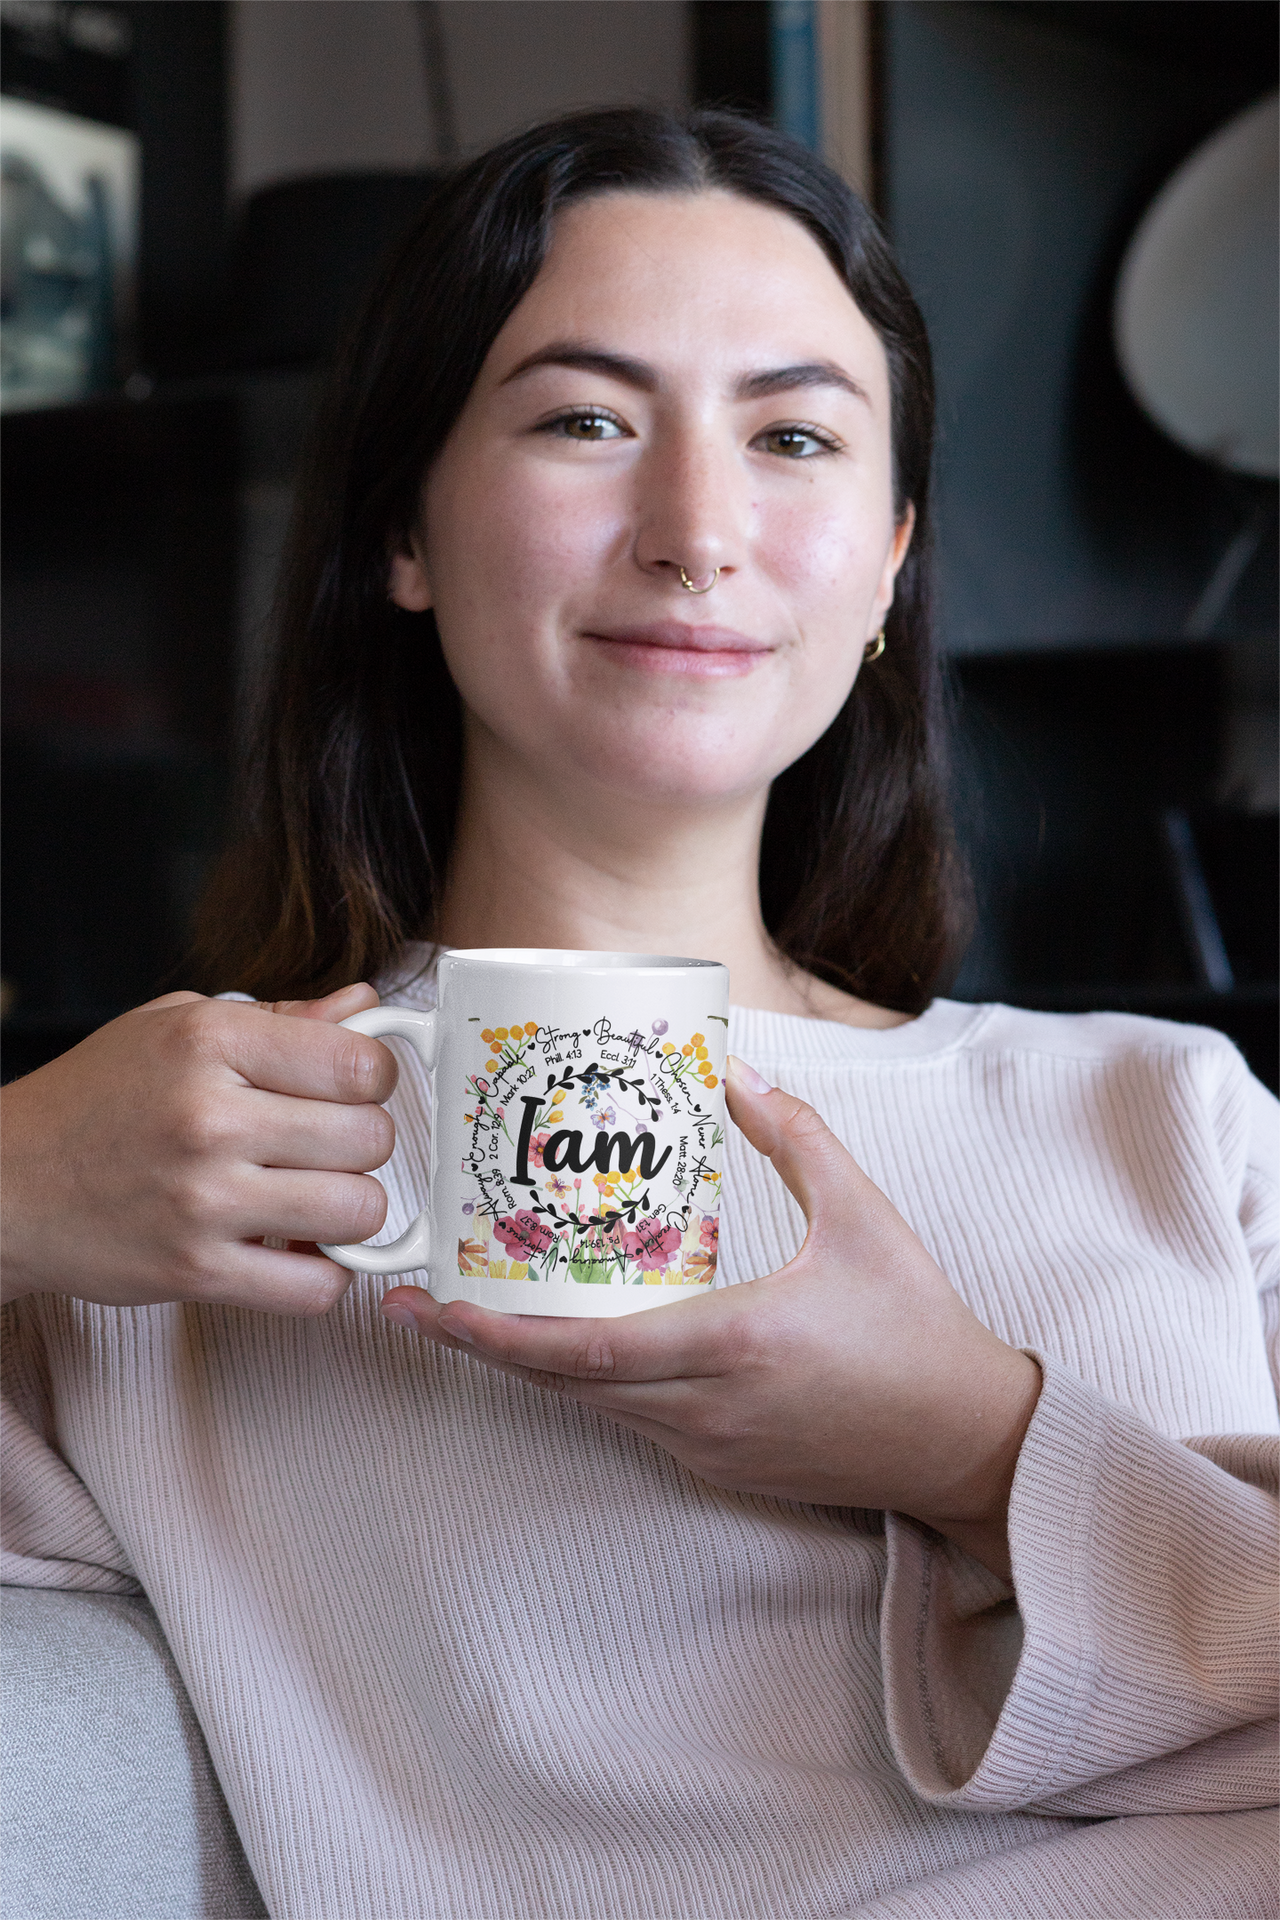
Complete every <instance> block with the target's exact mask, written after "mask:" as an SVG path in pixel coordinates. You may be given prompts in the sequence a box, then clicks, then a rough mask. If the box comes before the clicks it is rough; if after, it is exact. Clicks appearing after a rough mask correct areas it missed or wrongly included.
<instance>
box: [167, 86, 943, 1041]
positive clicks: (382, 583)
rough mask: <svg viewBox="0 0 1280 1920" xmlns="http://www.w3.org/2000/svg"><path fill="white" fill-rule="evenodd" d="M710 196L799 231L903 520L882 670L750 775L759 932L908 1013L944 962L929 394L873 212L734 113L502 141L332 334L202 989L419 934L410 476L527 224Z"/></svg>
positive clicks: (452, 183) (442, 195)
mask: <svg viewBox="0 0 1280 1920" xmlns="http://www.w3.org/2000/svg"><path fill="white" fill-rule="evenodd" d="M711 187H718V188H722V189H727V190H729V191H731V192H733V193H738V194H742V195H744V196H745V197H746V198H748V199H751V200H756V201H760V202H762V203H763V204H765V205H767V206H771V207H777V208H780V209H781V210H782V211H783V212H785V213H788V214H790V215H791V216H792V217H793V218H794V219H796V220H798V221H799V222H800V224H801V225H802V226H804V227H806V228H807V229H808V231H809V232H810V233H812V234H813V236H814V238H815V239H816V240H817V241H818V243H819V244H820V246H821V247H822V248H823V250H824V252H825V253H826V255H827V257H828V259H829V260H830V261H831V264H832V266H833V267H834V268H835V270H836V272H837V273H838V274H839V275H840V278H841V279H842V280H843V282H844V284H845V285H846V286H847V287H848V289H849V291H850V293H851V294H852V296H853V298H854V300H855V301H856V303H857V305H858V307H859V308H860V309H861V311H862V313H863V314H864V315H865V316H866V318H867V320H868V321H869V322H870V324H871V325H872V327H874V329H875V331H876V333H877V334H878V335H879V337H880V340H881V341H882V343H883V345H884V348H885V352H886V354H887V356H888V361H889V376H890V385H891V392H892V437H893V453H894V485H895V493H896V510H897V513H898V516H899V517H901V516H902V515H903V514H904V513H905V512H906V511H907V510H908V507H909V506H914V509H915V514H916V529H915V536H914V539H913V541H912V545H911V550H910V553H909V555H908V558H907V560H906V563H905V565H904V566H903V568H902V571H901V573H900V574H899V576H898V583H897V593H896V597H895V600H894V604H893V609H892V611H891V613H890V615H889V619H888V621H887V623H886V627H887V646H886V649H885V652H884V655H883V657H882V658H881V659H880V660H878V661H877V662H876V663H875V664H874V665H873V666H870V667H868V668H867V669H866V670H865V671H864V672H863V673H862V674H860V675H859V678H858V680H857V683H856V685H855V686H854V688H853V690H852V692H851V693H850V696H849V698H848V700H847V701H846V702H845V704H844V706H843V708H842V709H841V711H840V713H839V714H838V715H837V717H836V719H835V720H834V721H833V722H832V724H831V726H830V727H829V728H828V729H827V731H826V732H825V733H824V734H823V736H822V738H821V739H820V740H818V741H817V742H816V743H815V745H814V746H812V747H811V748H810V749H809V750H808V752H807V753H805V754H803V755H802V756H801V758H800V759H799V760H797V761H796V762H795V764H794V765H793V766H791V767H788V768H787V769H786V771H785V772H784V773H782V774H781V775H780V776H779V777H778V779H777V780H776V781H775V782H774V784H773V789H772V792H771V795H770V799H769V806H768V812H767V817H766V821H765V829H764V840H763V845H762V848H761V855H760V891H761V901H762V906H763V912H764V919H765V924H766V926H767V927H768V930H769V933H770V935H771V937H772V938H773V940H774V941H775V942H776V944H777V946H778V948H779V949H780V950H781V951H782V952H783V953H784V954H786V955H787V956H788V957H789V958H790V959H792V960H793V961H795V962H796V963H797V964H798V965H800V966H802V967H805V968H807V969H809V970H810V971H811V972H813V973H816V974H818V975H820V976H821V977H823V978H824V979H826V980H829V981H831V982H833V983H835V984H836V985H838V986H841V987H844V988H847V989H849V990H851V991H853V992H855V993H858V994H860V995H862V996H863V997H864V998H866V999H870V1000H875V1001H879V1002H881V1003H883V1004H884V1005H886V1006H890V1007H896V1008H899V1009H901V1010H902V1011H904V1012H908V1013H913V1012H918V1011H919V1010H920V1009H921V1008H922V1007H923V1006H925V1005H927V1003H928V1000H929V997H930V994H931V992H932V991H933V989H934V987H935V985H936V983H937V982H938V980H939V978H940V976H941V975H942V974H943V972H944V971H945V969H946V968H947V966H948V964H949V963H950V962H951V961H952V959H953V957H954V955H955V953H956V949H957V935H958V931H959V921H960V918H961V917H962V915H961V912H960V910H959V908H958V902H959V901H960V900H961V898H962V883H961V879H960V875H959V871H958V867H957V863H956V859H955V855H954V852H953V847H952V840H951V834H950V828H949V823H948V816H947V808H946V797H945V785H946V783H945V777H944V769H943V766H942V751H941V697H940V681H939V669H938V665H937V662H936V659H935V656H934V651H933V645H932V638H931V631H930V621H929V604H928V601H929V593H928V581H929V545H930V538H929V534H930V529H929V464H930V455H931V443H932V430H933V382H932V373H931V367H930V358H929V346H928V340H927V338H926V335H925V329H924V323H923V321H922V319H921V317H920V313H919V310H918V308H917V307H916V304H915V301H914V300H913V299H912V297H911V293H910V291H909V289H908V288H907V286H906V283H905V281H904V280H903V278H902V275H901V273H900V272H899V270H898V267H897V265H896V263H895V261H894V258H893V255H892V253H891V251H890V249H889V247H888V245H887V243H886V241H885V239H884V237H883V236H882V234H881V232H880V230H879V228H878V226H877V224H876V222H875V219H874V218H873V216H872V215H871V214H870V213H869V212H868V210H867V208H866V207H865V206H864V205H863V204H862V202H861V201H860V200H859V199H858V198H857V196H856V195H855V194H854V193H852V192H851V191H850V189H849V188H848V187H847V186H846V185H845V183H844V182H843V181H842V180H841V179H840V178H839V176H838V175H837V174H835V173H834V172H832V171H831V169H830V168H828V167H826V166H824V165H823V164H822V162H821V161H819V160H817V159H815V157H814V156H813V155H812V154H811V153H809V152H808V151H807V150H806V149H805V148H803V147H802V146H800V145H799V144H798V143H797V142H796V141H794V140H791V139H788V138H787V137H786V136H784V135H782V134H779V133H775V132H773V131H772V130H771V129H769V128H767V127H765V126H762V125H760V124H758V123H757V122H755V121H753V120H749V119H746V118H743V117H741V116H739V115H736V114H731V113H721V112H694V113H688V114H684V115H681V116H672V115H669V114H665V113H658V112H653V111H649V110H646V109H640V108H619V109H614V110H610V111H606V112H597V113H584V114H573V115H570V116H568V117H566V118H563V119H559V120H554V121H551V122H549V123H547V124H546V125H543V126H539V127H535V128H533V129H532V130H531V131H530V132H528V133H522V134H519V135H516V136H515V137H514V138H512V139H509V140H506V141H504V142H503V143H502V144H501V145H500V146H497V147H495V148H493V149H492V150H491V151H490V152H488V153H486V154H483V155H481V156H480V158H479V159H477V160H473V161H471V162H470V163H469V164H468V165H467V166H465V167H463V168H461V169H460V171H458V172H457V173H455V174H453V175H452V176H451V177H449V178H448V179H447V180H444V181H443V182H441V183H440V185H439V186H438V187H437V188H436V189H435V190H434V191H433V192H432V194H431V195H430V197H429V199H428V201H427V204H426V206H425V208H424V210H423V213H422V215H421V218H420V219H419V220H418V222H417V225H416V226H415V227H414V229H413V231H412V232H411V233H410V234H409V235H408V236H407V238H406V239H405V240H404V241H403V242H402V243H401V245H400V246H399V247H398V248H397V250H396V251H395V253H394V255H393V257H392V258H391V259H390V261H389V262H388V264H387V266H386V267H385V269H384V271H383V273H382V275H381V277H380V278H379V280H378V282H377V284H376V285H375V286H374V287H373V289H372V291H371V292H370V294H369V297H368V299H367V300H366V302H365V305H364V308H363V312H362V314H361V315H360V317H359V319H358V321H357V322H356V324H355V326H354V328H353V329H352V332H351V335H350V337H349V339H348V342H347V345H346V348H345V350H344V352H343V354H342V357H341V360H340V363H339V365H338V367H337V369H336V372H335V377H334V379H333V382H332V386H331V391H330V395H329V400H328V403H327V406H326V408H325V409H324V412H323V415H322V420H321V424H320V428H319V431H318V434H317V438H316V444H315V447H314V450H313V455H312V458H311V461H310V463H309V470H308V472H307V474H306V476H305V479H304V482H303V485H302V487H301V489H300V494H299V500H298V506H297V511H296V515H295V522H294V530H293V535H292V539H291V545H290V550H289V554H288V558H287V563H286V568H285V572H284V576H283V586H282V592H281V599H280V618H279V632H278V641H277V647H276V652H275V655H274V659H273V663H272V670H271V678H270V685H269V688H268V691H267V695H266V698H265V700H264V703H263V707H262V711H261V714H260V717H259V721H258V726H257V736H256V747H255V749H254V753H253V756H252V763H251V766H250V770H249V775H248V779H247V783H246V792H245V800H246V814H245V822H244V827H243V831H242V836H241V838H240V840H239V841H238V843H237V844H235V845H234V846H233V847H232V848H231V850H230V852H229V853H228V854H227V855H226V857H225V858H224V861H223V863H222V865H221V868H220V870H219V871H218V873H217V874H216V875H215V878H214V880H213V883H212V885H211V887H210V889H209V891H208V893H207V895H206V898H205V901H204V904H203V907H202V909H201V912H200V915H199V917H198V923H197V944H196V953H195V962H196V968H197V974H198V977H199V979H200V983H201V984H203V985H205V986H207V987H210V988H226V987H232V986H235V987H239V988H242V989H246V990H248V991H250V992H253V993H255V994H257V995H259V996H260V997H263V998H280V997H285V996H295V995H299V994H303V993H309V992H323V991H327V990H328V989H329V988H331V987H334V986H337V985H340V984H342V983H344V982H346V981H348V980H353V979H362V978H369V977H370V976H372V975H373V974H376V973H378V972H379V971H381V970H382V969H384V968H386V967H388V966H394V965H396V964H397V962H398V961H400V960H401V958H402V956H403V954H404V950H405V948H406V946H407V945H408V943H409V942H411V941H415V940H432V939H434V938H435V937H436V934H437V922H438V913H439V905H440V900H441V893H442V888H443V883H444V878H445V872H446V868H447V864H448V859H449V850H450V844H451V840H452V836H453V827H454V817H455V812H456V808H457V797H458V790H459V782H460V776H461V761H462V714H461V706H460V702H459V699H458V695H457V692H456V690H455V688H454V686H453V683H452V681H451V680H450V677H449V674H448V672H447V669H446V667H445V664H444V658H443V655H442V653H441V648H440V642H439V636H438V634H437V632H436V627H435V620H434V617H433V615H431V614H429V613H426V614H410V613H405V612H402V611H401V610H399V609H398V608H396V607H394V606H392V605H391V604H390V603H389V601H388V599H387V568H388V555H389V553H390V552H391V551H392V550H394V549H395V548H396V547H397V546H401V547H403V546H407V544H408V541H409V536H410V532H411V529H412V527H413V525H414V522H415V520H416V518H417V516H418V514H419V511H420V491H421V485H422V480H423V476H424V473H425V472H426V470H427V468H428V467H429V466H430V464H431V462H432V460H433V459H434V458H435V456H436V455H437V453H438V452H439V451H440V449H441V447H442V446H443V444H444V442H445V439H446V437H447V436H448V434H449V431H450V429H451V428H452V426H453V424H454V421H455V420H456V419H457V417H458V414H459V412H460V411H461V409H462V406H463V403H464V402H465V400H466V397H467V395H468V393H469V392H470V389H471V386H472V384H473V382H474V380H475V378H476V375H477V374H478V372H479V370H480V366H481V363H482V362H483V360H484V358H485V355H486V354H487V352H488V350H489V348H490V346H491V344H492V342H493V340H494V338H495V336H496V335H497V333H498V331H499V329H500V328H501V327H502V325H503V323H504V322H505V320H506V319H507V317H508V315H509V314H510V313H511V311H512V309H513V308H514V307H515V306H516V305H517V303H518V302H519V301H520V299H521V298H522V297H523V296H524V294H525V293H526V292H527V291H528V289H529V287H530V286H531V284H532V282H533V280H534V278H535V276H536V275H537V273H538V270H539V268H540V266H541V264H542V261H543V258H544V255H545V252H546V248H547V244H548V239H549V235H550V229H551V223H552V221H553V220H554V218H555V216H556V214H557V213H558V212H559V211H561V209H563V208H564V207H566V206H568V205H570V204H571V203H572V202H574V201H577V200H582V199H585V198H587V197H589V196H590V195H592V194H596V193H600V192H606V191H618V190H630V191H636V192H648V193H654V192H659V193H661V192H666V193H670V192H694V191H697V190H699V189H704V188H711Z"/></svg>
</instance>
